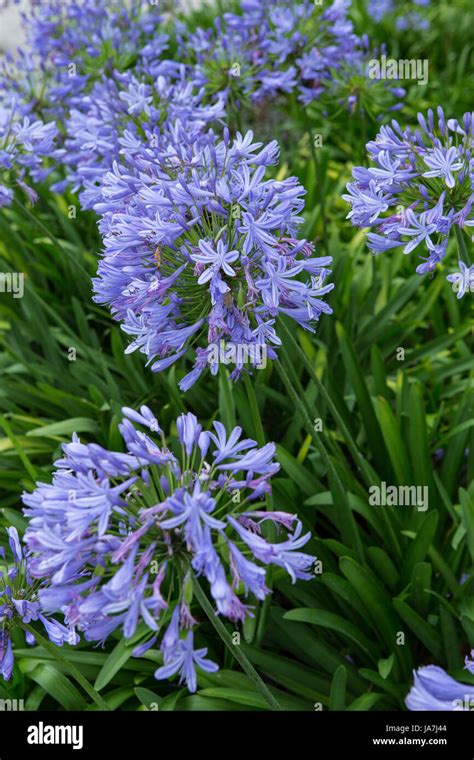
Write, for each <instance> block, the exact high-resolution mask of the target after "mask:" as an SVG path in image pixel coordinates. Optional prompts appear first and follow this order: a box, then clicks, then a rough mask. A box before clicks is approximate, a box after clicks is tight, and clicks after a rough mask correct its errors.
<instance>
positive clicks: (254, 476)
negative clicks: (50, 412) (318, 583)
mask: <svg viewBox="0 0 474 760" xmlns="http://www.w3.org/2000/svg"><path fill="white" fill-rule="evenodd" d="M123 414H124V419H123V421H122V423H121V424H120V426H119V429H120V432H121V435H122V437H123V440H124V444H125V448H126V452H125V453H121V452H117V451H107V450H106V449H104V448H102V447H101V446H98V445H96V444H88V445H86V444H82V443H81V442H80V441H79V439H78V438H77V437H76V436H74V438H73V441H72V442H71V443H68V444H66V445H64V447H63V450H64V457H63V458H62V459H60V460H59V461H57V462H56V470H55V473H54V477H53V482H52V484H51V485H48V484H45V483H40V484H38V486H37V488H36V490H35V491H34V492H33V493H31V494H24V497H23V501H24V503H25V505H26V509H25V515H26V516H27V517H28V518H29V526H28V529H27V531H26V533H25V541H26V543H27V545H28V548H29V550H30V552H31V555H32V557H31V560H30V572H31V574H32V576H33V577H34V578H38V579H45V580H47V583H48V586H47V588H45V589H44V590H43V591H42V592H41V602H42V604H43V606H44V608H45V609H47V610H50V611H57V610H61V612H62V613H63V614H64V616H65V619H66V621H67V622H68V624H72V625H74V626H76V627H77V628H78V630H80V631H83V632H84V635H85V638H86V639H87V640H88V641H100V642H104V641H105V640H106V639H107V638H108V637H109V636H110V635H111V634H112V633H113V632H114V631H121V632H122V633H123V635H124V636H125V637H126V638H127V639H129V638H132V637H134V636H136V635H137V627H138V626H139V624H144V626H142V629H143V630H142V629H140V630H139V631H138V634H140V632H142V633H143V635H142V636H141V640H140V641H139V642H138V643H137V642H136V641H135V643H136V644H137V645H136V647H135V649H134V654H135V656H140V655H142V654H143V653H144V652H145V651H147V649H149V648H150V647H152V646H154V645H155V644H156V643H157V642H158V640H160V649H161V652H162V654H163V667H161V668H159V669H158V670H157V672H156V674H155V675H156V677H157V678H158V679H161V678H168V677H170V676H172V675H174V674H175V673H178V672H179V674H180V676H181V680H185V681H186V683H187V686H188V688H189V689H190V691H195V689H196V670H195V666H196V665H197V666H198V667H200V668H201V669H204V670H207V671H209V672H212V671H213V670H216V669H217V665H216V664H215V663H213V662H210V661H209V660H206V659H205V656H206V653H207V650H206V649H195V648H194V629H195V628H196V626H197V620H198V618H199V617H201V615H202V611H201V610H200V609H199V607H197V608H196V605H195V604H194V596H193V583H194V578H195V577H198V578H199V579H200V582H202V581H203V580H205V582H206V585H207V587H208V589H209V591H210V595H211V598H212V600H213V601H214V604H215V608H216V613H217V614H220V615H222V616H224V617H226V618H228V619H230V620H232V621H234V622H239V621H243V620H245V619H246V618H247V617H248V616H252V615H253V607H254V606H255V603H256V601H257V600H263V599H264V598H265V597H266V595H267V594H268V593H269V589H268V587H267V585H266V568H267V567H268V566H269V565H274V566H276V567H279V568H282V569H283V570H285V571H286V572H287V573H288V574H289V575H290V577H291V578H292V580H293V581H295V580H296V579H304V580H309V579H310V578H311V577H312V573H311V570H312V566H313V563H314V559H315V558H314V557H313V556H311V555H309V554H305V553H303V552H302V551H300V550H301V548H302V547H303V546H304V545H305V544H306V543H307V542H308V540H309V539H310V534H309V533H307V534H306V535H302V534H301V523H300V522H299V521H298V519H297V518H296V516H295V515H292V514H288V513H286V512H271V511H269V512H267V511H265V510H264V509H263V508H259V505H258V501H257V500H258V499H260V498H261V497H262V496H264V495H265V494H267V493H268V492H269V491H270V483H269V481H270V478H271V477H272V476H273V475H274V474H275V473H276V472H277V471H278V469H279V466H278V464H277V463H276V462H274V455H275V446H274V444H272V443H269V444H267V445H265V446H263V447H262V448H258V446H257V444H256V442H255V441H253V440H251V439H246V438H242V435H241V434H242V431H241V428H238V427H237V428H235V429H233V430H232V431H231V432H230V433H227V432H226V429H225V427H224V425H222V423H220V422H214V424H213V429H212V430H211V431H204V430H203V429H202V427H201V425H200V424H199V423H198V421H197V419H196V417H195V416H194V415H193V414H182V415H181V416H180V417H179V418H178V419H177V421H176V437H174V438H173V441H170V440H169V439H167V438H166V437H165V434H164V432H163V430H162V429H161V428H160V426H159V423H158V420H157V419H156V417H155V416H154V415H153V413H152V412H151V410H150V409H149V408H148V407H145V406H142V407H141V408H140V411H139V412H137V411H135V410H132V409H128V408H124V409H123ZM173 444H175V445H173ZM256 502H257V503H256ZM268 524H272V526H273V528H274V529H275V530H276V531H277V533H278V534H279V539H280V540H278V541H275V540H273V541H270V540H269V538H268V536H267V537H266V530H267V525H268ZM281 533H283V534H284V535H283V536H282V535H281ZM242 596H245V597H247V599H246V601H245V602H244V601H243V600H242V598H241V597H242ZM139 638H140V636H139Z"/></svg>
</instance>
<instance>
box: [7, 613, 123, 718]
mask: <svg viewBox="0 0 474 760" xmlns="http://www.w3.org/2000/svg"><path fill="white" fill-rule="evenodd" d="M22 628H23V629H24V630H25V631H29V632H30V633H32V634H33V636H34V637H35V639H36V641H37V642H38V644H41V646H42V647H43V649H46V651H47V652H49V653H50V654H51V655H52V656H53V657H54V659H55V660H56V661H57V662H58V663H59V664H60V665H63V666H64V668H65V669H66V670H67V671H68V672H69V675H71V676H72V677H73V678H74V679H75V680H76V681H77V683H78V684H79V685H80V686H82V688H83V689H84V691H85V692H86V693H87V694H88V695H89V697H90V698H91V699H92V700H93V701H94V702H95V704H96V705H97V707H98V708H99V710H107V711H109V710H110V709H111V708H110V706H109V705H108V704H107V702H106V701H105V699H104V698H103V697H101V696H100V694H99V693H98V692H97V691H96V690H95V689H94V687H93V686H91V685H90V683H89V681H88V680H87V678H85V677H84V676H83V675H82V673H81V671H80V670H79V669H78V668H76V666H75V665H73V664H72V662H70V661H69V660H68V659H67V657H65V656H64V655H63V653H62V652H61V650H60V649H59V647H57V646H55V644H52V643H51V641H49V639H46V638H45V637H44V636H42V635H41V633H38V631H36V630H35V629H34V628H32V627H31V626H30V625H28V624H27V623H23V624H22Z"/></svg>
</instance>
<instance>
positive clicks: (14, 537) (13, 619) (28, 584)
mask: <svg viewBox="0 0 474 760" xmlns="http://www.w3.org/2000/svg"><path fill="white" fill-rule="evenodd" d="M7 534H8V543H9V545H10V550H11V554H12V559H7V555H6V552H5V549H4V548H3V547H0V675H1V676H2V678H3V679H4V680H5V681H8V680H9V679H10V678H11V675H12V672H13V666H14V655H13V647H12V640H11V636H10V634H11V631H12V630H13V629H15V628H21V627H22V623H23V624H25V625H26V624H27V625H30V624H31V623H35V622H37V621H38V622H40V623H41V625H42V626H43V628H44V630H45V632H46V635H47V636H48V638H49V639H50V640H51V641H52V642H53V643H54V644H56V645H57V646H61V645H62V644H64V643H68V644H77V642H78V640H79V637H78V636H77V634H76V633H75V631H74V629H73V627H71V626H65V625H63V624H62V623H60V622H59V621H57V620H54V619H53V618H51V617H49V614H48V613H47V612H46V611H45V610H44V608H43V606H42V604H41V603H40V601H39V598H38V596H39V591H40V588H41V587H40V584H39V583H38V581H35V580H34V579H32V577H31V575H30V572H29V569H28V562H27V559H26V556H25V554H24V552H23V549H22V546H21V543H20V539H19V536H18V531H17V529H16V528H14V527H11V528H7ZM25 638H26V642H27V644H30V645H33V644H34V643H35V637H34V634H33V633H31V632H30V631H28V630H27V631H25Z"/></svg>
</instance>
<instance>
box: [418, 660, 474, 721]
mask: <svg viewBox="0 0 474 760" xmlns="http://www.w3.org/2000/svg"><path fill="white" fill-rule="evenodd" d="M473 657H474V651H472V652H471V658H473ZM465 668H466V670H467V671H468V672H469V673H472V674H474V661H473V659H469V658H468V657H466V659H465ZM405 702H406V706H407V707H408V709H409V710H415V711H416V710H444V711H446V712H447V711H451V710H452V711H460V710H472V709H473V708H474V684H466V683H461V682H460V681H456V680H455V679H454V678H452V677H451V676H450V675H448V674H447V673H446V671H445V670H443V668H440V667H439V666H438V665H427V666H425V667H423V668H418V670H416V671H414V684H413V686H412V688H411V689H410V692H409V694H408V696H407V698H406V700H405Z"/></svg>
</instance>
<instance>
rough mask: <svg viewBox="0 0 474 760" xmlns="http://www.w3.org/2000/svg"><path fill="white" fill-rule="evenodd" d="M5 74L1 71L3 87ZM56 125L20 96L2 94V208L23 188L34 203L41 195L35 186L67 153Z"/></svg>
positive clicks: (0, 135) (0, 142) (0, 138)
mask: <svg viewBox="0 0 474 760" xmlns="http://www.w3.org/2000/svg"><path fill="white" fill-rule="evenodd" d="M1 78H2V74H1V71H0V84H1ZM57 134H58V130H57V127H56V126H55V124H52V123H50V124H45V123H44V122H43V121H42V120H41V119H39V118H37V116H36V115H34V114H33V113H32V111H31V107H29V106H27V105H26V104H25V102H24V101H23V100H22V99H21V98H20V97H19V96H18V95H17V94H16V93H13V92H12V93H8V92H0V208H1V207H2V206H9V205H10V204H11V203H12V202H13V199H14V194H15V190H16V189H17V188H21V190H22V191H23V193H24V194H25V195H26V196H27V198H28V200H29V201H30V202H32V203H34V202H35V201H36V200H37V198H38V196H37V193H36V191H35V190H34V188H33V187H32V184H33V183H35V182H41V181H43V180H44V179H45V178H46V177H47V176H48V174H49V173H50V172H51V171H52V166H53V165H52V164H50V163H49V162H48V159H52V160H53V161H56V160H58V159H59V158H61V157H62V155H63V152H62V151H61V150H59V148H58V146H57V144H56V137H57Z"/></svg>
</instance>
